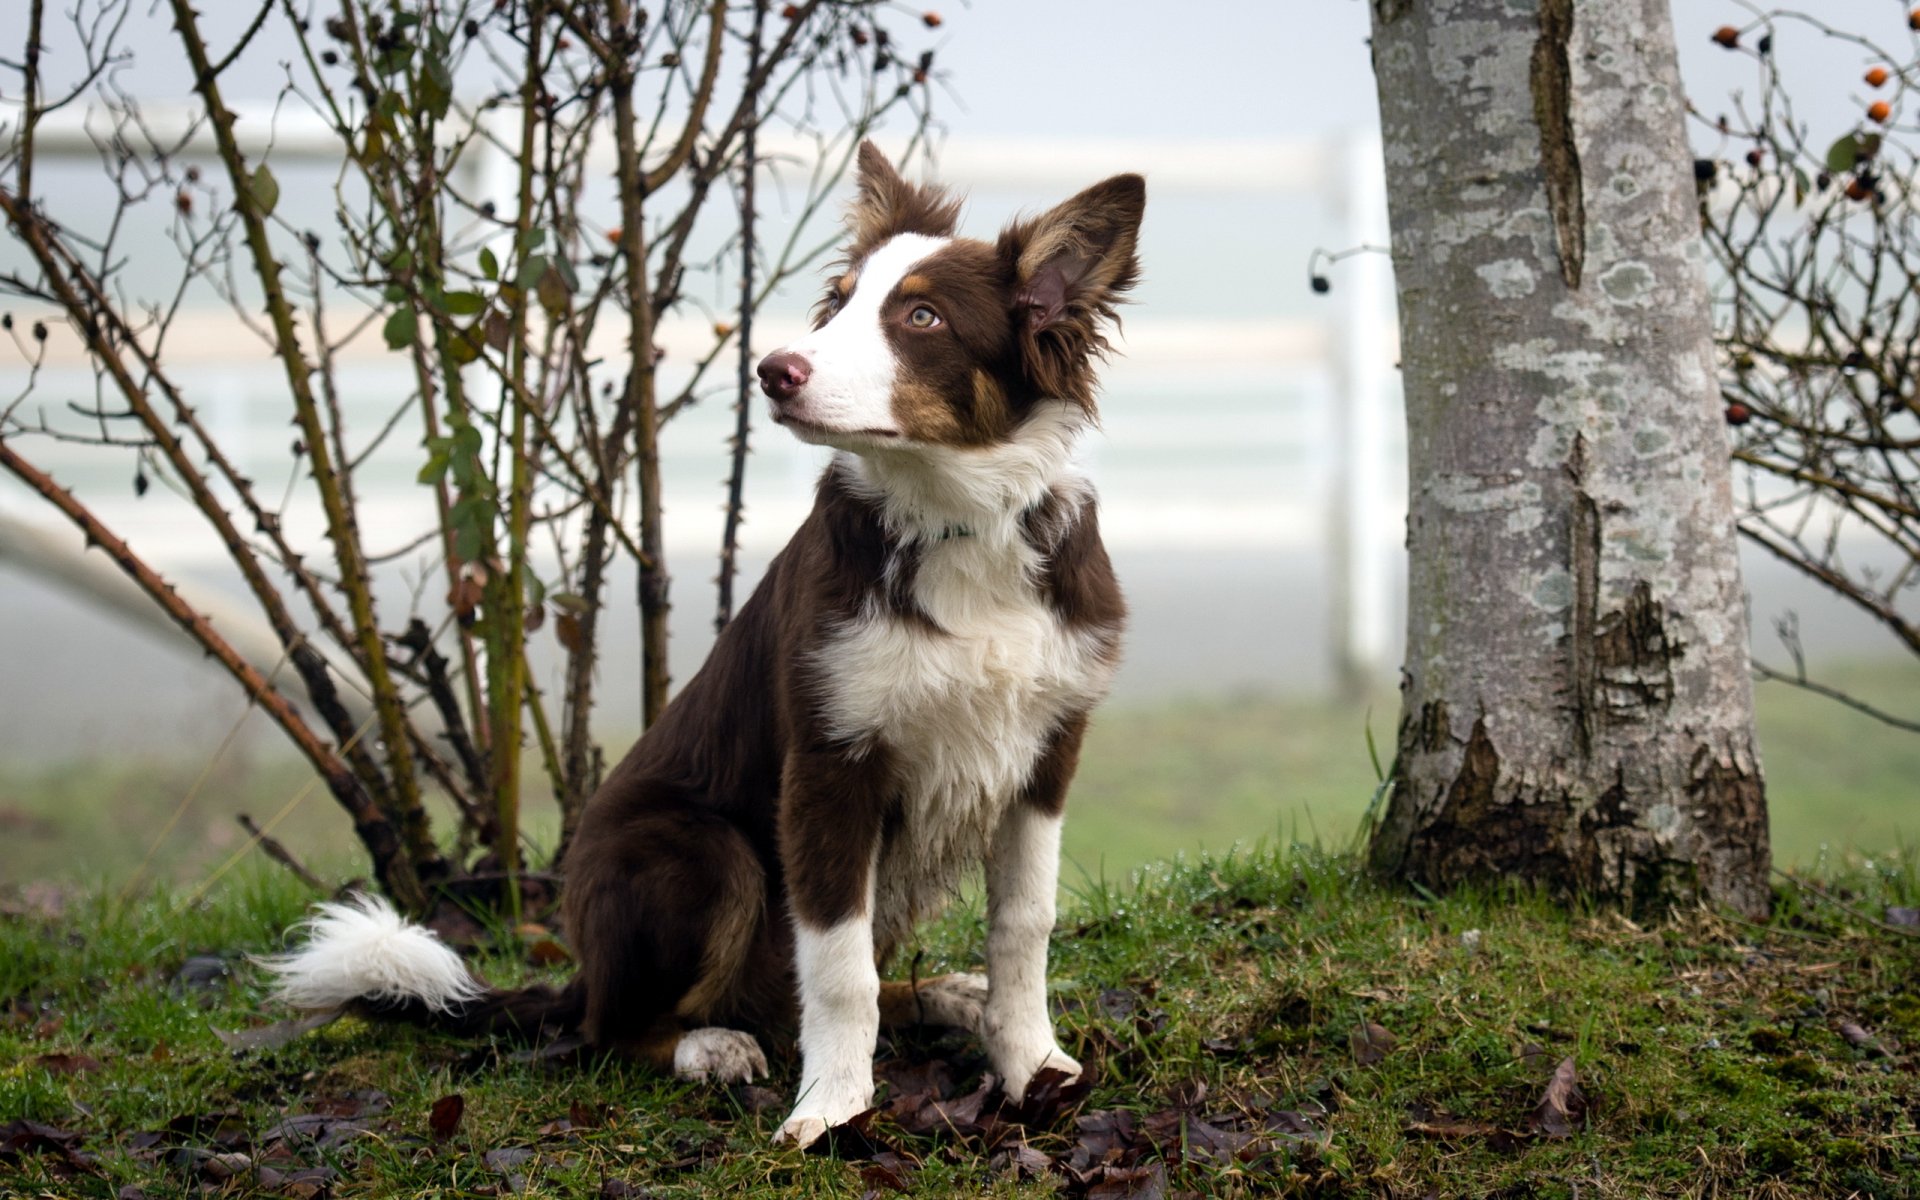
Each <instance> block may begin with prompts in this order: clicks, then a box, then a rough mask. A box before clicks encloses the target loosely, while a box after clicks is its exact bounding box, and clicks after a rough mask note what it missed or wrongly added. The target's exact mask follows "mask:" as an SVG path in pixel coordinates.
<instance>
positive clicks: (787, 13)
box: [780, 4, 800, 21]
mask: <svg viewBox="0 0 1920 1200" xmlns="http://www.w3.org/2000/svg"><path fill="white" fill-rule="evenodd" d="M780 15H781V16H783V17H785V18H786V19H787V20H789V21H797V20H799V19H800V6H799V5H798V4H789V5H787V6H786V7H785V8H783V9H781V10H780Z"/></svg>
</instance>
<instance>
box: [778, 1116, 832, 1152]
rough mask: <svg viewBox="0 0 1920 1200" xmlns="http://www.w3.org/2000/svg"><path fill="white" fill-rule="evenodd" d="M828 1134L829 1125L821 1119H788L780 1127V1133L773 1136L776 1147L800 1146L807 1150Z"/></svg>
mask: <svg viewBox="0 0 1920 1200" xmlns="http://www.w3.org/2000/svg"><path fill="white" fill-rule="evenodd" d="M826 1133H827V1123H826V1121H824V1120H823V1119H821V1118H819V1117H788V1118H787V1119H786V1122H785V1123H784V1124H782V1125H781V1126H780V1132H778V1133H776V1134H774V1135H773V1144H774V1145H776V1146H787V1145H792V1146H798V1147H799V1148H800V1149H802V1150H805V1149H806V1148H807V1147H808V1146H811V1145H813V1144H814V1143H815V1142H817V1141H819V1140H820V1139H821V1138H823V1137H825V1136H826Z"/></svg>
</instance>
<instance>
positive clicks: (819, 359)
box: [760, 142, 1146, 451]
mask: <svg viewBox="0 0 1920 1200" xmlns="http://www.w3.org/2000/svg"><path fill="white" fill-rule="evenodd" d="M1145 205H1146V183H1145V181H1144V180H1142V179H1141V178H1140V176H1138V175H1116V176H1114V177H1113V178H1112V179H1109V180H1107V181H1106V182H1104V183H1098V184H1095V185H1094V186H1092V187H1090V188H1088V189H1087V190H1086V191H1084V192H1081V193H1080V194H1079V195H1077V196H1075V197H1073V198H1072V199H1071V200H1068V201H1067V202H1066V203H1064V204H1061V205H1060V206H1059V207H1057V208H1054V209H1053V210H1052V211H1050V212H1047V213H1045V214H1043V215H1041V216H1038V217H1034V218H1031V219H1024V220H1017V221H1015V222H1013V223H1012V224H1010V225H1008V226H1007V228H1006V229H1004V230H1003V231H1002V232H1001V234H1000V237H999V239H998V240H997V241H993V242H983V241H976V240H974V239H971V238H962V237H956V236H954V225H955V222H956V221H957V219H958V217H959V212H960V204H959V201H957V200H954V199H952V198H951V197H949V196H948V195H947V194H946V193H945V192H944V191H942V190H940V189H938V188H932V187H924V186H919V185H915V184H911V183H908V182H906V181H905V180H903V179H901V178H900V176H899V174H898V173H897V172H895V171H894V169H893V166H892V164H891V163H889V162H888V161H887V159H886V156H885V155H883V154H881V152H880V151H879V149H877V148H876V147H875V146H874V145H873V143H871V142H867V143H864V144H862V145H861V147H860V154H859V190H858V193H857V195H856V196H855V198H854V202H853V206H852V208H851V210H850V212H849V216H848V226H849V231H850V233H851V235H852V243H851V245H850V246H849V248H848V250H847V254H846V257H845V258H844V259H842V260H841V261H840V263H839V264H838V267H839V269H838V271H837V272H836V273H835V275H834V277H833V278H832V279H831V280H830V281H829V283H828V288H827V294H826V296H825V298H824V299H823V300H822V301H821V302H820V306H819V308H818V310H817V313H816V319H815V322H814V327H813V329H812V331H810V332H809V333H808V334H806V336H804V337H802V338H800V339H799V340H798V341H796V342H794V343H793V344H792V345H790V346H787V347H785V348H784V349H781V350H777V351H775V352H774V353H772V354H770V355H768V356H767V357H766V358H765V359H764V360H762V361H761V363H760V386H761V389H762V390H763V391H765V392H766V394H767V396H768V398H769V399H770V400H771V401H772V402H773V419H774V420H775V421H778V422H779V423H781V424H783V425H785V426H787V427H788V428H789V429H791V430H793V432H794V433H795V435H797V436H798V437H800V438H801V439H803V440H805V441H809V442H819V443H823V444H826V445H831V446H837V447H840V448H843V449H848V450H854V451H862V450H870V449H874V448H877V447H882V446H886V447H901V448H906V447H912V446H984V445H991V444H993V443H995V442H998V441H1002V440H1004V439H1006V438H1007V437H1009V436H1010V435H1011V434H1012V432H1013V431H1014V430H1016V429H1017V428H1019V426H1020V423H1021V422H1022V421H1023V420H1025V418H1026V416H1027V414H1028V413H1029V412H1031V411H1032V410H1033V407H1034V406H1035V405H1036V404H1038V403H1040V402H1041V401H1045V400H1065V401H1070V402H1072V403H1073V404H1076V405H1078V406H1079V407H1080V408H1081V409H1082V410H1084V411H1085V412H1086V414H1087V415H1088V417H1089V418H1091V417H1092V415H1093V412H1094V366H1095V362H1096V360H1097V359H1098V358H1099V357H1100V356H1101V355H1102V354H1103V353H1104V352H1105V351H1106V349H1107V341H1106V337H1105V332H1104V328H1105V326H1106V325H1107V324H1108V323H1109V322H1112V321H1114V320H1115V315H1114V305H1115V304H1117V303H1118V302H1119V301H1120V299H1121V297H1122V295H1123V294H1124V293H1125V292H1126V291H1127V290H1128V289H1129V288H1131V287H1132V286H1133V285H1134V282H1135V281H1136V280H1137V279H1138V278H1139V262H1138V260H1137V259H1136V258H1135V257H1134V244H1135V241H1136V239H1137V235H1138V233H1139V228H1140V215H1141V212H1142V210H1143V209H1144V207H1145Z"/></svg>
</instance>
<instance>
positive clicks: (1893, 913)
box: [1887, 904, 1920, 929]
mask: <svg viewBox="0 0 1920 1200" xmlns="http://www.w3.org/2000/svg"><path fill="white" fill-rule="evenodd" d="M1887 924H1889V925H1898V926H1900V927H1901V928H1903V929H1912V928H1916V927H1920V908H1906V907H1904V906H1901V905H1897V904H1889V905H1887Z"/></svg>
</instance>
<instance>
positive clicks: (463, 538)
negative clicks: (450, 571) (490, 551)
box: [453, 524, 480, 562]
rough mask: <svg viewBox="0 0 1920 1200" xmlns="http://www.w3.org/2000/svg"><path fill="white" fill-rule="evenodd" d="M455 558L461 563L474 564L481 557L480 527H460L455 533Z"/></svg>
mask: <svg viewBox="0 0 1920 1200" xmlns="http://www.w3.org/2000/svg"><path fill="white" fill-rule="evenodd" d="M453 556H454V557H455V558H457V559H459V560H460V561H461V562H473V561H474V560H475V559H477V558H479V557H480V527H479V526H477V525H471V524H468V525H460V526H457V527H455V529H454V531H453Z"/></svg>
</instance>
